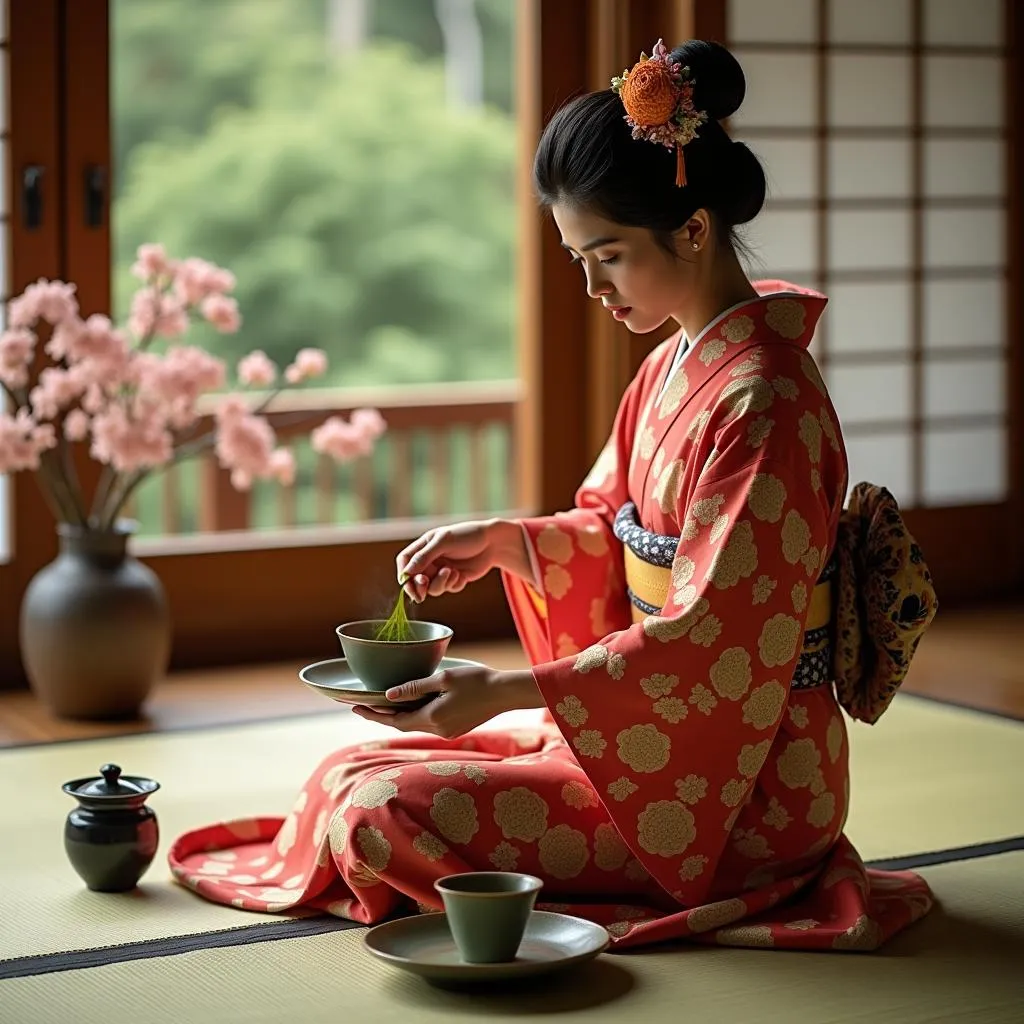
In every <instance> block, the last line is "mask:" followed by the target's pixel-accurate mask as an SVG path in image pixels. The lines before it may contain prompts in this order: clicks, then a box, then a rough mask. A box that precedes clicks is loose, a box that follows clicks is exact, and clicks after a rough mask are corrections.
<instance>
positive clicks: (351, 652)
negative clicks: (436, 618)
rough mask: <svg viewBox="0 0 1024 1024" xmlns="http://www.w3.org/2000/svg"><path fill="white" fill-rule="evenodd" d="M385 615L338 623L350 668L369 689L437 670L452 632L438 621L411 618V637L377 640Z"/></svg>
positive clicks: (385, 686)
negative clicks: (377, 617) (379, 617)
mask: <svg viewBox="0 0 1024 1024" xmlns="http://www.w3.org/2000/svg"><path fill="white" fill-rule="evenodd" d="M386 621H387V620H386V619H360V620H359V621H357V622H346V623H345V624H344V625H343V626H338V628H337V630H335V632H337V634H338V639H339V641H341V649H342V652H343V653H344V655H345V658H346V659H347V661H348V664H349V668H351V669H352V671H353V672H354V673H355V674H356V675H357V676H358V677H359V678H360V680H362V682H363V684H364V685H365V686H366V688H367V689H369V690H386V689H388V687H391V686H398V685H399V684H400V683H407V682H409V681H410V680H411V679H426V678H427V677H428V676H432V675H433V674H434V673H435V672H436V671H437V666H438V665H440V664H441V659H442V658H443V657H444V655H445V652H446V651H447V650H448V644H449V643H450V642H451V639H452V636H453V632H452V629H451V628H450V627H449V626H442V625H441V624H440V623H439V622H418V621H410V622H409V632H410V633H411V634H412V639H411V640H375V639H374V637H375V636H376V635H377V633H378V632H379V631H380V628H381V626H383V625H384V623H385V622H386Z"/></svg>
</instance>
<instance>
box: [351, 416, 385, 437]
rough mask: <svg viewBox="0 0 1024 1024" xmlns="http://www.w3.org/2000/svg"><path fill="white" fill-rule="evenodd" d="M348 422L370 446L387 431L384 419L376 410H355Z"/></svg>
mask: <svg viewBox="0 0 1024 1024" xmlns="http://www.w3.org/2000/svg"><path fill="white" fill-rule="evenodd" d="M349 422H350V423H351V424H352V426H353V427H354V428H355V429H356V430H357V431H359V433H360V434H362V436H363V439H364V440H365V441H367V442H370V443H371V444H372V442H373V441H376V440H377V438H378V437H380V436H381V434H383V433H384V431H385V430H387V423H386V422H385V421H384V417H383V416H381V414H380V413H379V412H378V411H377V410H376V409H355V410H354V411H353V412H352V415H351V416H350V417H349Z"/></svg>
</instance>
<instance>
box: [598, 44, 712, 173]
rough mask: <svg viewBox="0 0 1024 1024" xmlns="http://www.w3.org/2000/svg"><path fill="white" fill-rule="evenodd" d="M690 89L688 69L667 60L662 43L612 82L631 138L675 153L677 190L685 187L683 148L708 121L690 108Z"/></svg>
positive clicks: (642, 54)
mask: <svg viewBox="0 0 1024 1024" xmlns="http://www.w3.org/2000/svg"><path fill="white" fill-rule="evenodd" d="M693 86H694V79H693V78H691V77H690V69H689V68H686V67H683V66H682V65H681V64H678V63H673V62H672V61H670V60H669V51H668V49H667V47H666V46H665V43H664V42H663V41H662V40H661V39H659V40H658V42H657V43H656V44H655V47H654V50H653V52H652V53H651V56H650V57H648V56H647V55H646V54H644V53H641V54H640V60H639V61H638V62H637V63H636V64H634V65H633V67H632V68H631V69H629V70H628V71H623V73H622V76H621V77H618V76H616V77H615V78H613V79H612V89H613V90H614V91H615V92H616V93H618V94H619V97H620V98H621V100H622V105H623V107H625V109H626V115H625V121H626V124H628V125H629V126H630V128H632V129H633V138H634V139H643V140H644V141H645V142H655V143H658V144H659V145H662V146H664V147H665V148H666V149H669V150H672V149H674V150H675V151H676V185H678V186H679V187H680V188H682V187H683V186H685V185H686V159H685V157H684V156H683V147H684V146H685V145H686V144H687V143H689V142H692V141H693V140H694V139H695V138H697V130H698V129H699V128H700V126H701V125H702V124H704V123H705V122H706V121H707V119H708V115H707V112H706V111H703V110H697V109H696V108H695V107H694V105H693Z"/></svg>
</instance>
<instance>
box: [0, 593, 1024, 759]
mask: <svg viewBox="0 0 1024 1024" xmlns="http://www.w3.org/2000/svg"><path fill="white" fill-rule="evenodd" d="M450 653H451V654H452V655H453V656H456V657H463V658H476V659H477V660H479V661H483V662H485V663H486V664H489V665H492V666H494V667H495V668H517V667H520V666H522V665H524V664H525V660H524V658H523V655H522V654H521V652H520V650H519V646H518V644H516V643H515V642H504V643H490V644H463V645H456V646H453V647H452V649H451V652H450ZM302 664H303V662H302V661H298V660H297V661H294V662H288V663H284V664H276V665H259V666H247V667H242V668H234V669H216V670H205V671H200V672H182V673H177V674H174V675H172V676H170V677H169V678H168V679H167V680H166V681H165V682H164V683H162V684H161V685H160V686H159V687H157V689H156V691H155V693H154V694H153V696H152V698H151V699H150V702H149V704H148V706H147V709H146V717H145V718H143V719H141V720H138V721H131V722H118V723H107V724H100V723H91V722H68V721H59V720H56V719H54V718H52V717H51V716H50V715H48V714H47V712H46V710H45V709H44V708H43V707H42V706H41V705H40V704H39V703H38V702H37V701H36V700H35V698H34V697H33V696H32V695H31V694H29V693H27V692H25V691H20V692H13V693H6V694H5V693H0V747H11V746H19V745H21V744H25V743H40V742H50V741H54V740H74V739H86V738H88V737H93V736H109V735H116V734H124V733H136V732H151V731H157V732H159V731H165V730H172V729H188V728H196V727H202V726H210V725H220V724H227V723H233V722H245V721H258V720H265V719H273V718H279V717H284V716H290V715H302V714H316V713H329V712H330V711H332V709H333V705H331V704H329V703H328V702H326V701H325V700H324V698H322V697H320V696H318V695H317V694H315V693H313V692H312V691H310V690H307V689H306V688H305V687H304V686H302V684H301V683H299V682H298V680H297V678H296V673H297V671H298V669H299V668H300V667H301V666H302ZM904 689H905V690H908V691H910V692H912V693H918V694H923V695H925V696H928V697H932V698H935V699H937V700H941V701H947V702H949V703H953V704H962V705H966V706H968V707H974V708H979V709H981V710H985V711H993V712H996V713H998V714H1002V715H1006V716H1009V717H1013V718H1018V719H1021V720H1024V607H1012V608H1006V607H1004V608H999V609H989V610H985V609H979V610H977V611H957V612H948V613H940V614H939V616H938V617H937V618H936V621H935V623H934V625H933V626H932V629H931V630H930V631H929V632H928V634H927V636H926V637H925V639H924V640H923V641H922V643H921V646H920V648H919V649H918V654H917V657H916V659H915V661H914V664H913V667H912V668H911V671H910V675H909V676H908V678H907V681H906V683H905V684H904Z"/></svg>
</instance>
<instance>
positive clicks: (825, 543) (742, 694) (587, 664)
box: [534, 410, 839, 905]
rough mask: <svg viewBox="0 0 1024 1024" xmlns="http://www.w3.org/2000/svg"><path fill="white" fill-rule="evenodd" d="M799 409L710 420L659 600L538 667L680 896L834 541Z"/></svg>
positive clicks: (703, 884) (756, 759)
mask: <svg viewBox="0 0 1024 1024" xmlns="http://www.w3.org/2000/svg"><path fill="white" fill-rule="evenodd" d="M798 417H799V412H798V411H796V410H794V412H793V414H792V422H791V423H777V424H776V426H775V429H774V430H773V431H772V434H771V437H772V438H773V440H770V441H764V443H763V444H762V445H761V446H760V447H758V448H752V447H751V446H750V444H749V443H748V438H749V437H750V433H749V427H750V424H749V423H747V422H746V417H745V416H743V415H742V414H741V415H738V416H736V417H734V418H733V419H732V420H731V421H730V422H729V423H727V425H726V426H724V427H723V428H722V430H721V432H720V433H719V434H718V435H716V437H715V451H714V453H713V456H712V458H711V460H710V464H709V465H706V466H705V468H704V469H703V470H702V472H701V473H700V475H699V477H698V480H697V484H696V488H695V490H694V491H693V492H692V496H690V497H689V498H688V500H687V501H686V502H685V504H682V503H680V502H679V501H678V500H677V504H676V506H675V510H674V515H675V518H676V519H677V521H678V523H679V524H681V526H680V529H681V540H680V544H679V547H678V550H677V554H676V558H675V562H674V565H673V567H672V584H671V587H670V590H669V594H668V598H667V601H666V604H665V606H664V607H663V608H662V611H661V614H660V615H656V616H649V617H647V618H646V619H645V620H644V621H642V622H639V623H636V624H634V625H631V626H630V627H629V628H625V629H621V630H619V631H616V632H610V633H609V634H608V635H607V636H605V637H603V638H602V639H601V640H600V641H599V642H598V643H595V644H593V645H591V646H590V647H588V648H587V649H586V650H584V651H582V652H581V653H579V654H578V655H576V656H574V657H567V658H561V659H558V660H555V661H551V662H548V663H546V664H541V665H537V666H536V667H535V668H534V675H535V677H536V679H537V682H538V684H539V686H540V689H541V692H542V694H543V696H544V699H545V702H546V704H547V706H548V708H549V709H551V711H552V712H553V715H554V720H555V722H556V724H557V725H558V727H559V729H560V730H561V732H562V734H563V736H564V737H565V738H566V740H567V741H568V742H569V743H570V744H571V746H572V748H573V750H574V751H575V753H576V756H577V759H578V761H579V764H580V766H581V767H582V768H583V770H584V771H585V772H586V774H587V776H588V777H589V778H590V780H591V782H592V783H593V784H594V786H595V788H596V789H597V791H598V793H599V795H601V797H602V799H603V801H604V803H605V806H606V807H607V809H608V811H609V813H610V815H611V817H612V819H613V820H614V822H615V825H616V827H617V828H618V829H619V832H620V833H621V835H622V836H623V838H624V839H625V841H626V842H627V844H628V845H629V846H630V847H631V848H632V850H633V852H634V853H635V854H636V856H637V857H638V858H639V859H640V860H641V862H642V863H643V865H644V866H645V867H646V868H647V870H648V871H649V872H650V873H651V874H652V875H653V876H654V877H655V879H656V880H657V881H658V882H659V884H661V885H662V887H663V888H664V889H665V890H666V891H667V892H669V893H671V894H672V895H673V896H675V897H676V898H677V899H679V900H680V901H681V902H682V903H683V904H684V905H695V904H698V903H701V902H702V901H703V900H704V899H705V897H706V896H707V894H708V891H709V889H710V886H711V883H712V876H713V874H714V870H715V866H716V864H717V862H718V860H719V859H720V857H721V854H722V851H723V849H724V846H725V843H726V840H727V838H728V835H729V832H730V830H731V829H732V827H733V824H734V823H735V820H736V818H737V816H738V815H739V812H740V809H741V807H742V805H743V803H744V801H745V799H746V797H747V795H748V793H749V792H750V790H751V788H752V787H753V785H754V783H755V780H756V778H757V776H758V773H759V771H760V770H761V766H762V764H763V763H764V761H765V759H766V757H767V756H768V752H769V750H770V748H771V746H772V742H773V740H774V738H775V735H776V732H777V730H778V727H779V724H780V721H781V719H782V715H783V713H784V709H785V707H786V704H787V701H788V696H789V688H790V684H791V681H792V676H793V672H794V669H795V666H796V660H797V657H798V655H799V652H800V649H801V646H802V640H803V631H804V623H805V620H806V618H807V608H808V603H809V597H810V592H811V589H812V587H813V585H814V583H815V581H816V579H817V576H818V574H819V572H820V570H821V568H822V566H823V564H824V560H825V557H826V554H827V550H828V548H829V547H830V544H831V537H830V533H831V532H832V526H831V524H830V516H829V513H828V509H829V507H830V500H829V499H828V498H826V497H825V495H824V493H823V489H821V488H819V489H818V490H817V491H816V490H815V487H814V484H813V483H812V480H813V479H814V476H813V472H814V471H819V475H820V466H814V467H812V465H811V463H810V461H809V460H808V452H807V449H806V448H805V447H804V446H803V445H802V444H801V441H800V440H799V433H800V429H801V428H800V427H799V425H798V424H799V420H798ZM750 418H751V421H753V418H754V417H753V414H751V416H750ZM819 441H820V437H819ZM828 454H829V455H830V456H835V457H836V458H838V457H839V456H838V455H837V454H836V453H834V452H831V451H829V453H828ZM817 455H818V458H819V459H821V457H822V456H821V452H820V446H819V451H818V452H817ZM829 475H830V476H831V475H833V474H832V473H831V470H829ZM542 561H543V553H542Z"/></svg>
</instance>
